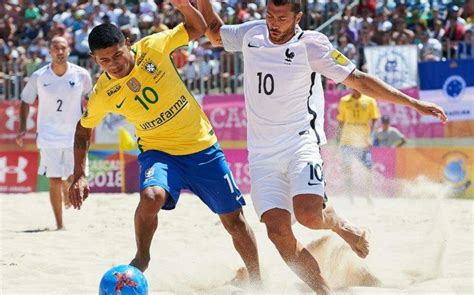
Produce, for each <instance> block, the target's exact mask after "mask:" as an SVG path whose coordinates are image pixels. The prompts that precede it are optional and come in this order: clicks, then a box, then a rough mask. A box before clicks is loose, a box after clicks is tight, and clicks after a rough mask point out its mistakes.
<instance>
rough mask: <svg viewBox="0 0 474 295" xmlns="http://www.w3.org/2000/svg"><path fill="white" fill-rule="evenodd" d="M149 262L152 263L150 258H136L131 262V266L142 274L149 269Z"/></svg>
mask: <svg viewBox="0 0 474 295" xmlns="http://www.w3.org/2000/svg"><path fill="white" fill-rule="evenodd" d="M149 261H150V258H148V259H146V258H141V257H138V256H136V257H135V258H133V260H132V261H131V262H130V265H131V266H135V267H136V268H138V269H139V270H141V272H145V270H146V269H147V268H148V262H149Z"/></svg>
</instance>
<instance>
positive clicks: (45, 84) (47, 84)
mask: <svg viewBox="0 0 474 295" xmlns="http://www.w3.org/2000/svg"><path fill="white" fill-rule="evenodd" d="M49 85H51V83H44V84H43V86H44V87H48V86H49Z"/></svg>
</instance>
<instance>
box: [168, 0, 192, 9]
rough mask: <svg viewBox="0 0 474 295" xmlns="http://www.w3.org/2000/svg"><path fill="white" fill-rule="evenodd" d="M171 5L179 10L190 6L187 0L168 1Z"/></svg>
mask: <svg viewBox="0 0 474 295" xmlns="http://www.w3.org/2000/svg"><path fill="white" fill-rule="evenodd" d="M170 2H171V4H173V6H174V7H176V8H178V9H180V8H182V7H188V6H190V5H191V3H190V1H189V0H170Z"/></svg>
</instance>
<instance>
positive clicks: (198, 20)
mask: <svg viewBox="0 0 474 295" xmlns="http://www.w3.org/2000/svg"><path fill="white" fill-rule="evenodd" d="M171 3H172V4H173V5H174V7H176V8H177V9H178V10H179V11H180V12H181V13H182V14H183V16H184V26H185V27H186V31H187V32H188V35H189V40H196V39H199V38H200V37H201V36H202V35H204V32H205V31H206V22H205V21H204V18H203V16H202V14H201V13H200V12H199V11H198V10H197V9H196V8H194V7H193V6H192V5H191V3H190V2H189V0H171Z"/></svg>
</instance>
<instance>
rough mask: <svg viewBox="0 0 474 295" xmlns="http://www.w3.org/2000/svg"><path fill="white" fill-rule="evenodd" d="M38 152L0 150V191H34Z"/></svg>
mask: <svg viewBox="0 0 474 295" xmlns="http://www.w3.org/2000/svg"><path fill="white" fill-rule="evenodd" d="M37 172H38V153H37V152H28V151H20V152H17V151H0V193H29V192H34V191H36V182H37V179H38V177H37Z"/></svg>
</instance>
